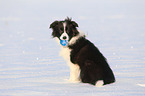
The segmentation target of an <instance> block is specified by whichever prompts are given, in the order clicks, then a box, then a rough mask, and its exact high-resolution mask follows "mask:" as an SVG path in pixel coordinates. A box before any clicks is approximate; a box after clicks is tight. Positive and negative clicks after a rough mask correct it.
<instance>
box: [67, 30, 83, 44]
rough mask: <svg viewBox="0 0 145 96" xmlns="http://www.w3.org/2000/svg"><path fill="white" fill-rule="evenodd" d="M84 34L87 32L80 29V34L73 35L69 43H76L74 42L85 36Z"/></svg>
mask: <svg viewBox="0 0 145 96" xmlns="http://www.w3.org/2000/svg"><path fill="white" fill-rule="evenodd" d="M84 36H85V34H84V33H83V32H81V31H79V34H78V35H77V36H75V37H73V38H72V39H71V40H70V41H69V42H68V44H69V45H71V44H74V43H75V42H76V40H78V39H79V37H84Z"/></svg>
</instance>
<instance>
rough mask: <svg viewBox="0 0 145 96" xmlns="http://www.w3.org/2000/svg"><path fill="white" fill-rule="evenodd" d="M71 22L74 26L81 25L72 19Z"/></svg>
mask: <svg viewBox="0 0 145 96" xmlns="http://www.w3.org/2000/svg"><path fill="white" fill-rule="evenodd" d="M71 24H72V25H73V26H74V27H79V26H78V24H77V23H76V22H75V21H71Z"/></svg>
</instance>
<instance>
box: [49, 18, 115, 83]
mask: <svg viewBox="0 0 145 96" xmlns="http://www.w3.org/2000/svg"><path fill="white" fill-rule="evenodd" d="M77 27H78V24H77V23H76V22H75V21H72V20H71V19H69V18H67V19H65V20H64V21H54V22H53V23H52V24H51V25H50V28H52V29H53V32H52V36H53V37H56V39H57V41H58V42H59V44H60V45H61V47H62V48H61V52H60V55H61V56H63V57H64V59H65V60H66V61H67V63H68V65H69V67H70V81H73V82H78V81H81V82H83V83H90V84H93V85H96V86H103V85H106V84H110V83H113V82H115V77H114V74H113V72H112V70H111V68H110V67H109V65H108V63H107V61H106V58H105V57H104V56H103V55H102V54H101V52H100V51H99V50H98V48H97V47H95V45H94V44H93V43H91V42H90V41H89V40H87V39H86V38H85V35H84V34H83V33H81V32H79V31H78V30H77Z"/></svg>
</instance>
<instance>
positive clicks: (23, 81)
mask: <svg viewBox="0 0 145 96" xmlns="http://www.w3.org/2000/svg"><path fill="white" fill-rule="evenodd" d="M67 16H69V17H72V19H73V20H74V21H76V22H77V23H78V24H79V28H78V29H79V30H82V31H84V32H85V33H86V34H87V38H88V39H89V40H91V41H92V42H93V43H94V44H95V45H96V46H97V47H98V48H99V49H100V51H101V52H102V53H103V54H104V56H105V57H106V58H107V60H108V62H109V65H110V67H111V68H112V70H113V72H114V74H115V77H116V83H114V84H111V85H106V86H104V87H99V88H98V87H94V86H92V85H89V84H83V83H70V82H68V81H67V80H68V78H69V67H68V66H67V64H66V63H65V61H64V60H63V58H61V57H59V50H60V46H59V45H58V44H57V42H55V40H54V39H52V36H51V32H52V31H51V30H50V29H48V27H49V25H50V24H51V23H52V22H53V21H54V20H64V19H65V18H66V17H67ZM0 96H145V1H144V0H0Z"/></svg>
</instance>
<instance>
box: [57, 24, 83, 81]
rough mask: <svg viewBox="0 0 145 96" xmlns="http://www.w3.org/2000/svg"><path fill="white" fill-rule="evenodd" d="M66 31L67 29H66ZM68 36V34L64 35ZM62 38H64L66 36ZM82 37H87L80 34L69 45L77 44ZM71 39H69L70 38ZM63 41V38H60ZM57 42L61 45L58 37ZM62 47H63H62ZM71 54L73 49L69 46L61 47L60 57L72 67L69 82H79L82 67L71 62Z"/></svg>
mask: <svg viewBox="0 0 145 96" xmlns="http://www.w3.org/2000/svg"><path fill="white" fill-rule="evenodd" d="M65 26H66V25H65V23H64V27H65ZM64 30H65V28H64ZM63 34H64V35H65V36H66V34H67V33H66V32H64V33H63ZM63 34H62V35H61V36H64V35H63ZM81 36H85V35H84V33H82V32H80V33H79V34H78V35H77V36H75V37H73V38H72V39H71V40H70V41H69V45H71V44H74V43H75V42H76V40H77V39H78V38H79V37H81ZM68 38H69V37H68ZM60 39H61V38H60ZM56 41H57V42H58V43H59V45H60V40H59V39H58V38H57V37H56ZM60 46H61V45H60ZM70 52H71V49H69V48H68V47H67V46H61V51H60V56H62V57H63V58H64V59H65V60H66V61H67V64H68V66H69V67H70V78H69V80H70V81H71V82H79V81H80V67H79V65H78V64H73V63H72V62H71V61H70Z"/></svg>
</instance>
